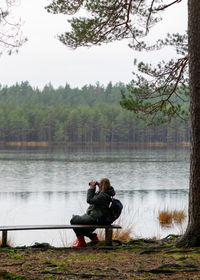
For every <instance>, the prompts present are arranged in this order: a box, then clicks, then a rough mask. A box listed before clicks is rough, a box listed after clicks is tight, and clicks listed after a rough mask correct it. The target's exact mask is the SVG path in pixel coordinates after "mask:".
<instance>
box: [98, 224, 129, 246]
mask: <svg viewBox="0 0 200 280" xmlns="http://www.w3.org/2000/svg"><path fill="white" fill-rule="evenodd" d="M131 231H132V229H131V228H123V227H122V228H121V229H114V230H113V237H112V239H113V240H120V241H121V242H127V241H129V240H130V239H131ZM97 235H98V238H99V240H100V241H103V240H105V230H101V229H100V230H97Z"/></svg>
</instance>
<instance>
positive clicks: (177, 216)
mask: <svg viewBox="0 0 200 280" xmlns="http://www.w3.org/2000/svg"><path fill="white" fill-rule="evenodd" d="M185 219H186V214H185V211H184V210H179V211H178V210H173V211H169V210H168V209H166V210H162V211H159V212H158V220H159V223H160V225H161V226H162V227H169V226H172V225H173V224H178V225H181V224H182V223H183V222H184V220H185Z"/></svg>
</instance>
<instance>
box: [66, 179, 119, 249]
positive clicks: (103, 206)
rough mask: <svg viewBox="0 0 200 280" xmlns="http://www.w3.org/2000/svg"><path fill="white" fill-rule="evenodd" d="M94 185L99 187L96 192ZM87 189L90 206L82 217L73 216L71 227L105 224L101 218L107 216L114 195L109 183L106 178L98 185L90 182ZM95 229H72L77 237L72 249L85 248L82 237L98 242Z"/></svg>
mask: <svg viewBox="0 0 200 280" xmlns="http://www.w3.org/2000/svg"><path fill="white" fill-rule="evenodd" d="M96 185H97V186H98V187H99V190H98V192H95V191H96ZM89 186H90V187H89V189H88V192H87V203H89V204H90V206H89V207H88V209H87V211H86V213H85V214H84V215H82V216H79V215H75V216H73V217H72V219H71V221H70V223H71V224H72V225H76V224H78V225H95V224H105V220H104V218H103V217H108V216H109V205H110V202H111V201H112V197H113V196H114V195H115V190H114V188H113V187H111V185H110V181H109V180H108V179H107V178H103V179H101V180H100V182H99V183H97V182H95V181H92V182H90V183H89ZM94 231H95V228H92V229H81V228H80V229H79V228H78V229H74V232H75V233H76V236H77V244H76V245H74V246H72V248H77V247H86V246H87V244H86V242H85V239H84V236H87V237H89V238H90V239H91V240H92V241H99V239H98V237H97V234H96V233H94Z"/></svg>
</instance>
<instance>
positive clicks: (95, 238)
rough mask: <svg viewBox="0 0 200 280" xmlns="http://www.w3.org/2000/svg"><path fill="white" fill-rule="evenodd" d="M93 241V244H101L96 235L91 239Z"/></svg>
mask: <svg viewBox="0 0 200 280" xmlns="http://www.w3.org/2000/svg"><path fill="white" fill-rule="evenodd" d="M91 241H93V242H99V241H100V240H99V238H98V236H97V235H96V236H95V237H94V238H92V239H91Z"/></svg>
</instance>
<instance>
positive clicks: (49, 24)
mask: <svg viewBox="0 0 200 280" xmlns="http://www.w3.org/2000/svg"><path fill="white" fill-rule="evenodd" d="M49 2H50V1H48V0H21V5H20V6H19V7H17V8H14V9H13V14H15V15H16V16H17V14H18V15H20V17H21V19H22V21H23V22H24V24H23V26H22V30H23V32H24V34H25V35H26V36H27V37H28V42H27V43H25V44H24V46H23V47H21V48H20V51H19V53H18V54H17V55H16V54H14V55H11V56H7V55H3V56H1V57H0V84H1V85H9V86H10V85H13V84H15V83H16V82H19V83H20V82H21V81H29V83H30V84H31V85H32V86H33V87H37V86H38V87H39V88H43V87H44V86H45V84H48V83H49V82H51V84H52V85H53V86H54V87H55V88H57V87H59V86H64V85H65V84H66V83H68V84H70V86H71V87H82V86H83V85H85V84H95V83H96V82H97V81H99V82H100V84H104V85H107V84H108V83H109V82H110V81H112V82H113V83H116V82H123V83H128V82H129V81H130V80H131V79H132V71H133V69H134V66H133V60H134V58H138V57H139V58H141V57H142V58H143V57H144V58H146V59H147V60H149V61H151V60H153V61H154V60H156V58H157V57H158V56H159V57H160V56H161V54H159V55H158V54H152V53H148V54H147V55H143V54H142V56H141V54H138V53H137V52H134V51H133V50H132V49H130V48H129V47H128V46H127V42H117V43H112V44H108V45H103V46H100V47H92V48H80V49H77V50H75V51H73V50H70V49H69V48H67V47H66V46H64V45H63V44H62V43H60V42H59V41H58V39H57V38H56V34H59V33H61V32H63V31H65V30H66V29H67V22H66V17H65V16H63V15H52V14H48V13H47V12H46V11H45V9H44V6H45V5H47V4H48V3H49ZM176 6H177V8H176V9H174V7H173V8H170V9H168V16H167V17H166V18H167V19H166V20H164V21H163V23H161V24H160V25H159V26H157V27H155V28H154V30H153V31H152V36H153V37H154V36H156V35H158V34H160V35H163V34H165V33H166V32H167V31H169V32H170V31H174V32H176V31H179V32H182V33H183V32H184V31H185V30H186V28H187V7H186V0H185V1H183V3H180V4H178V5H176ZM170 55H171V53H169V52H168V51H167V52H166V51H165V53H164V54H163V55H162V56H163V57H166V58H167V57H169V56H170Z"/></svg>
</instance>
